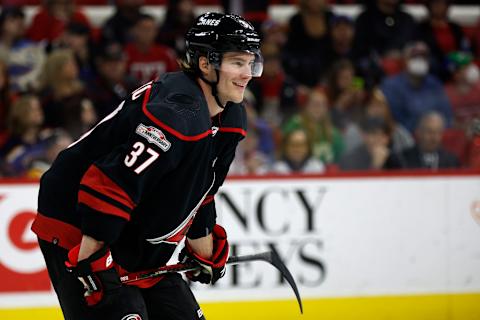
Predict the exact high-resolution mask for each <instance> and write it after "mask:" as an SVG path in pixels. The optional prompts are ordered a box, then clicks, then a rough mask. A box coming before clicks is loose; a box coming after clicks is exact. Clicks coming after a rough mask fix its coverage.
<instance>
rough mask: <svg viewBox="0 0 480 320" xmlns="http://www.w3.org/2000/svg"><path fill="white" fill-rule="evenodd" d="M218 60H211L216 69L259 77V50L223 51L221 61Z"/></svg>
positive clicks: (260, 73)
mask: <svg viewBox="0 0 480 320" xmlns="http://www.w3.org/2000/svg"><path fill="white" fill-rule="evenodd" d="M219 60H220V59H218V60H216V61H211V62H213V65H214V66H215V68H216V69H218V70H222V71H227V72H234V73H240V74H242V75H246V76H250V77H260V76H261V75H262V72H263V57H262V54H261V53H260V51H259V50H254V51H250V50H245V51H229V52H224V53H222V59H221V62H219Z"/></svg>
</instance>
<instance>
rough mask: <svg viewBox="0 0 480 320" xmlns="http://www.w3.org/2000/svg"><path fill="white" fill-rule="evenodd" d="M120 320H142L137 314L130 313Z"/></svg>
mask: <svg viewBox="0 0 480 320" xmlns="http://www.w3.org/2000/svg"><path fill="white" fill-rule="evenodd" d="M122 320H142V317H141V316H140V315H139V314H137V313H131V314H128V315H126V316H125V317H123V318H122Z"/></svg>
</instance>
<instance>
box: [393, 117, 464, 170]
mask: <svg viewBox="0 0 480 320" xmlns="http://www.w3.org/2000/svg"><path fill="white" fill-rule="evenodd" d="M444 130H445V121H444V119H443V115H442V114H441V113H439V112H437V111H429V112H426V113H425V114H424V115H422V117H421V118H420V119H419V121H418V125H417V127H416V129H415V137H416V140H417V144H416V145H415V146H413V147H411V148H409V149H406V150H404V151H403V152H401V153H397V154H392V155H391V156H390V157H389V158H388V160H387V163H386V164H385V167H386V168H388V169H400V168H402V169H421V168H429V169H432V170H437V169H443V168H458V167H459V162H458V159H457V157H456V156H455V155H453V154H451V153H449V152H448V151H445V150H444V149H443V147H442V135H443V132H444Z"/></svg>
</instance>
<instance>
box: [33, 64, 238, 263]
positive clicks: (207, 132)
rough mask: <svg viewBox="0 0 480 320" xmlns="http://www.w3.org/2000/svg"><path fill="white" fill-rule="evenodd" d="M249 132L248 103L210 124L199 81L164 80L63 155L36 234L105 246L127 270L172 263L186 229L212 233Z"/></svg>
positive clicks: (47, 187) (49, 182)
mask: <svg viewBox="0 0 480 320" xmlns="http://www.w3.org/2000/svg"><path fill="white" fill-rule="evenodd" d="M245 135H246V115H245V109H244V108H243V106H242V105H240V104H233V103H229V104H227V106H226V108H225V109H224V111H223V112H221V113H220V114H218V115H217V116H215V117H214V118H210V114H209V111H208V107H207V103H206V100H205V98H204V96H203V92H202V90H201V88H200V86H199V85H198V84H197V83H196V81H195V79H193V78H191V77H190V76H188V75H186V74H185V73H183V72H176V73H168V74H165V75H164V76H162V77H161V78H160V79H159V80H158V81H156V82H150V83H147V84H145V85H144V86H142V87H140V88H139V89H137V90H135V91H134V92H133V93H132V95H131V96H130V97H129V98H128V99H127V100H125V101H124V102H122V103H121V104H120V106H119V107H118V108H117V109H116V110H115V111H114V112H112V113H111V114H110V115H109V116H107V117H106V118H104V119H103V120H102V121H101V122H99V123H98V124H97V125H96V126H95V127H94V128H93V129H92V130H90V131H89V132H87V133H85V134H84V135H83V136H82V137H81V138H80V139H79V140H77V141H76V142H74V143H73V144H72V145H71V146H69V147H68V148H67V149H65V150H64V151H62V152H61V153H60V154H59V156H58V157H57V159H56V160H55V162H54V163H53V165H52V166H51V168H50V169H49V170H48V171H47V172H46V173H45V174H44V175H43V176H42V178H41V181H40V191H39V199H38V214H37V217H36V219H35V221H34V224H33V226H32V230H33V231H34V232H35V233H36V234H37V235H38V236H39V237H40V238H41V239H43V240H46V241H50V242H54V243H58V245H60V246H62V247H64V248H66V249H70V248H71V247H73V246H75V245H76V244H78V243H79V242H80V240H81V237H82V235H83V234H86V235H89V236H91V237H93V238H95V239H97V240H101V241H105V242H107V243H108V244H109V245H110V247H111V250H112V255H113V257H114V260H115V261H116V262H117V263H119V264H120V266H122V267H123V268H125V269H127V270H128V271H138V270H144V269H149V268H154V267H158V266H161V265H164V264H165V263H166V262H167V261H168V260H169V258H170V257H171V256H172V254H173V252H174V250H175V248H176V247H177V245H178V243H179V241H180V240H181V239H182V238H183V237H184V235H186V234H187V232H188V236H189V237H190V238H199V237H202V236H205V235H207V234H208V233H210V231H211V229H212V227H213V225H214V224H215V218H216V213H215V205H214V198H213V196H214V194H215V193H216V192H217V190H218V188H219V187H220V186H221V185H222V183H223V181H224V179H225V176H226V174H227V172H228V168H229V166H230V164H231V162H232V160H233V157H234V154H235V149H236V146H237V144H238V142H239V141H240V140H241V139H242V138H243V137H244V136H245Z"/></svg>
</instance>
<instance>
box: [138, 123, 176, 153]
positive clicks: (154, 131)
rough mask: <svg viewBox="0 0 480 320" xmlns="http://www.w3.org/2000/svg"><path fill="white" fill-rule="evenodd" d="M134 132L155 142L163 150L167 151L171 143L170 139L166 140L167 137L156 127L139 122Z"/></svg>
mask: <svg viewBox="0 0 480 320" xmlns="http://www.w3.org/2000/svg"><path fill="white" fill-rule="evenodd" d="M135 132H136V133H137V134H138V135H140V136H142V137H144V138H145V139H147V141H148V142H150V143H153V144H156V145H157V146H158V147H160V149H162V150H163V151H168V149H170V147H171V145H172V144H171V143H170V141H168V140H167V137H165V135H164V134H163V132H162V130H160V129H158V128H155V127H152V126H146V125H144V124H143V123H140V124H139V125H138V127H137V129H136V130H135Z"/></svg>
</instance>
